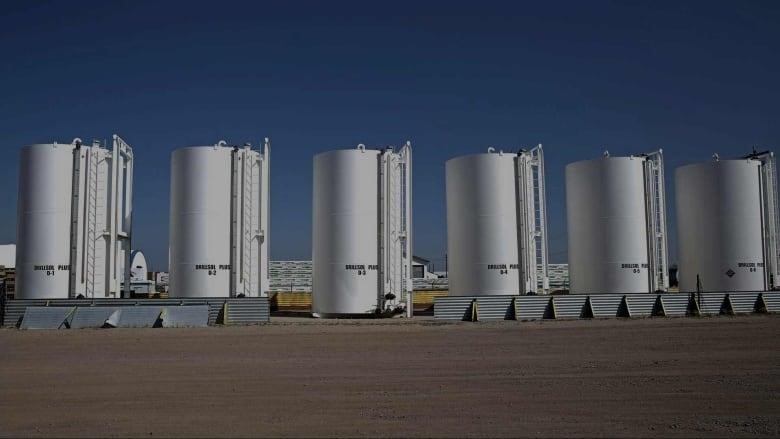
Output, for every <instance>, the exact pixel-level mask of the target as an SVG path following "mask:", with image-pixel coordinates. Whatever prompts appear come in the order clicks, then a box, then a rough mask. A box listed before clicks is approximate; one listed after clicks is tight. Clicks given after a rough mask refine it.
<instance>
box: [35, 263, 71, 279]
mask: <svg viewBox="0 0 780 439" xmlns="http://www.w3.org/2000/svg"><path fill="white" fill-rule="evenodd" d="M33 271H45V272H46V273H45V274H46V276H54V272H55V271H70V265H68V264H60V265H33Z"/></svg>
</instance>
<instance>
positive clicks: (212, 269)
mask: <svg viewBox="0 0 780 439" xmlns="http://www.w3.org/2000/svg"><path fill="white" fill-rule="evenodd" d="M195 269H196V270H204V271H207V272H208V273H206V274H207V275H209V276H216V275H217V270H218V269H219V270H230V264H219V265H215V264H195Z"/></svg>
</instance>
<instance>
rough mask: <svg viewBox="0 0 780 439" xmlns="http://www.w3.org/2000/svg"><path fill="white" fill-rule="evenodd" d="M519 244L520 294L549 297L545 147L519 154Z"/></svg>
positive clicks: (517, 165)
mask: <svg viewBox="0 0 780 439" xmlns="http://www.w3.org/2000/svg"><path fill="white" fill-rule="evenodd" d="M516 168H517V169H516V171H517V172H516V174H517V187H518V195H517V196H518V201H517V206H518V208H517V209H518V224H517V227H518V233H517V237H518V241H519V243H518V244H519V247H520V248H519V252H518V253H519V255H520V259H521V261H520V262H521V265H520V268H521V272H520V276H519V277H520V283H521V284H520V292H521V294H528V293H533V294H548V293H549V291H550V280H549V275H548V247H547V199H546V196H545V186H544V152H543V149H542V145H541V144H539V145H537V146H536V147H534V148H532V149H530V150H528V151H526V150H521V151H520V152H519V153H518V154H517V161H516Z"/></svg>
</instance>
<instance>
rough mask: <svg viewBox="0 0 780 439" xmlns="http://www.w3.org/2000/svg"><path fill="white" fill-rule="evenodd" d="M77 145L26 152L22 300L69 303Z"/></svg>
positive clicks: (19, 266) (19, 275)
mask: <svg viewBox="0 0 780 439" xmlns="http://www.w3.org/2000/svg"><path fill="white" fill-rule="evenodd" d="M74 148H75V145H72V144H56V143H55V144H36V145H30V146H27V147H24V148H22V151H21V162H20V168H19V204H18V209H17V215H18V223H17V224H18V226H17V237H16V244H17V252H16V291H17V298H19V299H67V298H68V294H69V291H70V265H69V264H70V235H71V233H70V232H71V231H70V225H71V213H72V212H71V206H72V194H73V160H74V157H73V150H74Z"/></svg>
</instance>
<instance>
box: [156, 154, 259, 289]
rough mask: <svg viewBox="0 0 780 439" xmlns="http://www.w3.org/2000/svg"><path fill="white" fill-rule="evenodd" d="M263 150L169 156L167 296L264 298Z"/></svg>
mask: <svg viewBox="0 0 780 439" xmlns="http://www.w3.org/2000/svg"><path fill="white" fill-rule="evenodd" d="M269 152H270V151H269V145H268V142H267V139H266V143H265V145H264V149H263V151H262V152H261V151H256V150H253V149H251V147H250V146H248V145H247V146H243V147H240V148H239V147H230V146H227V144H226V143H225V142H224V141H222V142H219V143H218V144H216V145H214V146H194V147H187V148H180V149H177V150H176V151H174V152H173V154H172V156H171V201H170V203H171V204H170V254H169V258H170V261H169V270H170V290H169V291H170V295H171V296H172V297H242V296H243V297H260V296H265V295H267V292H268V244H269V239H268V207H269V200H268V190H269V187H268V183H269V181H270V180H269V173H268V169H269Z"/></svg>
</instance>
